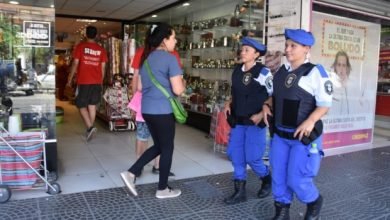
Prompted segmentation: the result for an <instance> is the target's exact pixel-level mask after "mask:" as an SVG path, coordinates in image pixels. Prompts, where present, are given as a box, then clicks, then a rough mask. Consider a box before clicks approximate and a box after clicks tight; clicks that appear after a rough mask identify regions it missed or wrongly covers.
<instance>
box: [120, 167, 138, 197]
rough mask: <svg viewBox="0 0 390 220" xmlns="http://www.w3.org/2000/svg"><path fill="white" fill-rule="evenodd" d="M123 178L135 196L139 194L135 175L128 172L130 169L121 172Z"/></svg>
mask: <svg viewBox="0 0 390 220" xmlns="http://www.w3.org/2000/svg"><path fill="white" fill-rule="evenodd" d="M121 178H122V180H123V182H124V183H125V185H126V186H127V188H128V189H129V190H130V192H131V193H133V195H134V196H138V193H137V190H136V189H135V184H134V181H135V175H134V174H132V173H130V172H128V171H124V172H122V173H121Z"/></svg>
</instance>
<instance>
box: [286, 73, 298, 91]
mask: <svg viewBox="0 0 390 220" xmlns="http://www.w3.org/2000/svg"><path fill="white" fill-rule="evenodd" d="M296 79H297V75H295V74H293V73H290V74H288V75H287V78H286V81H285V82H284V85H285V86H286V87H287V88H290V87H291V86H292V85H293V84H294V81H295V80H296Z"/></svg>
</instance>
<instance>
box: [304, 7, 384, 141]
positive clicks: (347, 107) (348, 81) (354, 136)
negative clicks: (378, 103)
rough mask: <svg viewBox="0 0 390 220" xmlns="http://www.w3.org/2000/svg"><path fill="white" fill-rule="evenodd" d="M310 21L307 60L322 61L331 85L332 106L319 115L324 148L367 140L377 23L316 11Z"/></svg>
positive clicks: (374, 83) (375, 77)
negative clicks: (311, 43)
mask: <svg viewBox="0 0 390 220" xmlns="http://www.w3.org/2000/svg"><path fill="white" fill-rule="evenodd" d="M312 24H313V25H312V32H313V34H314V36H315V39H316V44H315V46H314V47H313V48H312V50H311V62H313V63H319V64H322V65H323V66H324V68H325V69H326V70H327V71H328V73H329V75H330V77H331V79H332V82H333V84H334V94H333V103H332V108H331V109H330V111H329V112H328V114H327V115H326V116H325V117H324V118H323V122H324V129H325V134H324V148H325V149H326V148H328V149H329V148H337V147H344V146H350V145H357V144H364V143H371V142H372V136H373V127H374V118H375V100H376V87H377V80H378V61H379V45H380V25H378V24H374V23H368V22H363V21H359V20H354V19H349V18H344V17H338V16H334V15H327V14H323V13H318V12H313V21H312Z"/></svg>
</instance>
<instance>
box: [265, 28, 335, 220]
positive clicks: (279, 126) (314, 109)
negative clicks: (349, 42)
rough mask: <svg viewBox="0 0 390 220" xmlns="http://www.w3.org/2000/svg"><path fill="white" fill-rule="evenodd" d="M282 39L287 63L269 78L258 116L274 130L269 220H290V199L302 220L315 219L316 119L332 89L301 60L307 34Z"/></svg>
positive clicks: (309, 41)
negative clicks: (302, 209) (300, 206)
mask: <svg viewBox="0 0 390 220" xmlns="http://www.w3.org/2000/svg"><path fill="white" fill-rule="evenodd" d="M285 38H286V44H285V55H286V58H287V61H288V64H284V65H282V67H281V68H280V69H279V70H278V71H277V72H276V73H275V75H274V80H273V84H274V87H273V89H274V91H273V96H272V98H271V99H269V100H267V101H266V104H265V105H264V106H263V113H264V117H266V116H267V115H271V114H273V116H274V126H275V129H274V136H273V140H272V144H271V150H270V162H271V168H272V172H273V176H272V194H273V197H274V200H275V212H276V213H275V216H274V218H273V219H274V220H281V219H283V220H286V219H289V218H290V217H289V208H290V204H291V202H292V200H293V195H294V194H295V195H296V197H297V198H298V199H299V200H300V201H301V202H302V203H305V204H307V210H306V214H305V217H304V219H305V220H309V219H310V220H313V219H319V216H320V210H321V206H322V200H323V198H322V196H321V195H320V193H319V191H318V189H317V187H316V186H315V185H314V182H313V178H314V177H315V176H316V175H317V173H318V171H319V168H320V161H321V158H322V156H323V151H322V136H321V134H322V121H321V117H322V116H324V115H325V114H326V113H327V112H328V110H329V108H330V106H331V104H332V92H333V86H332V83H331V81H330V80H329V78H328V74H327V73H326V71H325V70H324V68H323V67H322V66H321V65H314V64H312V63H310V62H308V60H307V54H308V53H309V51H310V48H311V46H313V44H314V41H315V40H314V37H313V35H312V34H311V33H310V32H306V31H305V30H302V29H296V30H293V29H286V30H285ZM271 108H273V111H272V113H271V110H272V109H271ZM265 123H266V124H267V125H268V121H267V120H266V119H265Z"/></svg>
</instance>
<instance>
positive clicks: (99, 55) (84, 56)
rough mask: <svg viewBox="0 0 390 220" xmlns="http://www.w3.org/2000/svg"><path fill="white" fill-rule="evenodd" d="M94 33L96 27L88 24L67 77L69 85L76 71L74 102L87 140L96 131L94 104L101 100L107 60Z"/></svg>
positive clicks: (75, 51)
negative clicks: (85, 38) (84, 37)
mask: <svg viewBox="0 0 390 220" xmlns="http://www.w3.org/2000/svg"><path fill="white" fill-rule="evenodd" d="M96 35H97V29H96V27H94V26H88V27H87V28H86V37H87V40H86V41H85V42H81V43H79V44H78V45H77V47H76V49H75V50H74V52H73V65H72V69H71V72H70V75H69V79H68V86H70V85H71V82H72V80H73V77H74V74H75V72H77V77H76V83H77V90H76V100H75V103H76V106H77V107H78V108H79V111H80V115H81V117H82V118H83V120H84V124H85V126H86V127H87V132H86V140H87V141H89V140H90V139H91V137H92V134H93V133H95V132H96V131H97V129H96V128H95V127H94V122H95V118H96V105H97V104H98V103H99V102H100V100H101V96H102V83H103V78H104V70H105V66H106V62H107V53H106V51H105V49H104V48H103V47H101V46H100V45H99V44H97V43H96V42H95V38H96Z"/></svg>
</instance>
